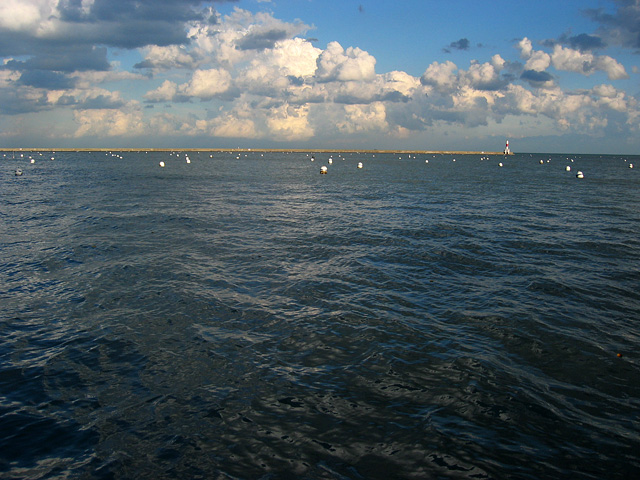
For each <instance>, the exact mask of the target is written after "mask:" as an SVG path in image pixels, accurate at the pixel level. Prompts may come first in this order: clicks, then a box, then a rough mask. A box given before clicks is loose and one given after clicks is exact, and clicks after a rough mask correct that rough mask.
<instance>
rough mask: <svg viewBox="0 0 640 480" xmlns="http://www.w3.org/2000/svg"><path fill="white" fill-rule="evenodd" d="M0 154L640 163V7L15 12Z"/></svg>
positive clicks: (318, 3)
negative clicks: (508, 156) (115, 151)
mask: <svg viewBox="0 0 640 480" xmlns="http://www.w3.org/2000/svg"><path fill="white" fill-rule="evenodd" d="M0 58H1V59H2V64H1V66H0V148H19V147H23V148H63V147H66V148H87V147H93V148H176V149H178V148H203V149H204V148H306V149H310V150H313V149H314V148H317V149H320V148H326V149H336V150H340V149H398V150H471V151H499V150H502V149H503V148H504V143H505V140H506V139H509V142H510V147H511V149H512V150H513V151H515V152H560V153H562V152H566V153H612V154H640V132H639V130H640V0H563V1H558V0H553V1H550V0H536V1H535V2H525V1H513V0H495V1H490V2H481V1H478V0H450V1H447V2H443V1H440V0H403V1H401V2H391V1H380V0H354V1H351V0H237V1H232V0H225V1H223V0H220V1H213V2H212V1H200V0H0Z"/></svg>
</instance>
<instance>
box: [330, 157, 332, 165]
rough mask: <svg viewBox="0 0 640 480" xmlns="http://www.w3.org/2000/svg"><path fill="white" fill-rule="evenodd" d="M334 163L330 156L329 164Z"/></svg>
mask: <svg viewBox="0 0 640 480" xmlns="http://www.w3.org/2000/svg"><path fill="white" fill-rule="evenodd" d="M332 163H333V158H331V157H329V165H331V164H332Z"/></svg>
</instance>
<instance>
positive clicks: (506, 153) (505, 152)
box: [504, 140, 511, 155]
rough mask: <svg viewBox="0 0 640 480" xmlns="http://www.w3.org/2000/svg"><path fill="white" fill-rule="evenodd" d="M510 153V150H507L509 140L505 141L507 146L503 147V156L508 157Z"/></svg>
mask: <svg viewBox="0 0 640 480" xmlns="http://www.w3.org/2000/svg"><path fill="white" fill-rule="evenodd" d="M510 153H511V150H509V140H507V144H506V145H505V147H504V154H505V155H509V154H510Z"/></svg>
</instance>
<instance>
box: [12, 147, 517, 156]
mask: <svg viewBox="0 0 640 480" xmlns="http://www.w3.org/2000/svg"><path fill="white" fill-rule="evenodd" d="M0 152H276V153H278V152H280V153H336V152H340V153H395V154H422V155H425V154H426V155H513V154H514V153H513V152H509V153H508V154H505V153H504V152H481V151H477V152H475V151H473V152H469V151H462V150H360V149H340V148H317V149H311V148H0Z"/></svg>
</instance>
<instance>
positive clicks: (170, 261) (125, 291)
mask: <svg viewBox="0 0 640 480" xmlns="http://www.w3.org/2000/svg"><path fill="white" fill-rule="evenodd" d="M28 155H29V154H25V156H24V157H23V158H16V159H13V158H11V157H12V155H8V156H5V157H2V158H1V159H0V332H1V337H0V478H32V479H38V478H67V477H74V478H87V479H103V478H104V479H125V478H126V479H129V478H154V479H158V478H203V479H215V478H218V479H230V478H233V479H298V478H303V479H387V478H398V479H404V478H407V479H409V478H415V479H424V478H473V479H488V478H496V479H501V478H516V479H538V478H559V479H561V478H581V479H602V478H607V479H626V478H637V476H638V475H639V473H638V469H639V468H640V457H639V455H640V454H639V452H640V359H639V357H638V352H639V347H640V289H639V288H638V286H639V285H640V157H619V156H567V155H529V154H527V155H514V156H511V157H509V158H506V159H505V158H502V157H494V158H490V159H489V160H481V158H480V156H478V155H467V156H457V157H455V156H449V155H436V156H434V155H417V156H416V157H415V158H414V157H413V156H411V158H409V157H408V156H407V155H406V154H402V155H391V154H378V155H376V156H373V155H372V154H356V153H345V154H342V155H341V156H340V155H339V154H338V153H335V154H333V155H332V157H333V164H332V165H329V164H328V163H327V159H328V157H329V155H328V154H316V161H315V162H311V161H310V156H308V155H306V154H301V153H291V154H284V153H264V154H261V153H258V152H249V153H242V154H237V153H233V154H231V153H213V158H211V157H210V155H211V153H209V152H207V153H204V152H203V153H195V152H190V153H189V157H190V159H191V163H190V164H187V163H186V161H185V156H184V155H185V154H184V153H182V154H181V156H180V157H177V156H173V155H170V154H169V153H168V152H156V153H144V152H140V153H121V154H119V155H122V157H123V158H119V157H116V156H112V155H109V154H105V153H56V154H50V153H49V152H47V154H46V155H43V156H40V155H39V154H38V153H33V154H31V155H32V156H33V157H34V159H35V160H36V162H35V163H34V164H30V163H29V161H28ZM51 156H54V157H55V160H50V159H49V158H50V157H51ZM454 158H455V160H456V161H455V162H454V161H453V159H454ZM161 160H162V161H164V162H165V163H166V167H165V168H160V167H159V166H158V163H159V161H161ZM426 160H428V163H427V162H426ZM540 160H542V161H543V163H542V164H541V163H540ZM358 162H363V166H364V168H362V169H358V168H356V165H357V163H358ZM498 162H503V164H504V166H503V167H499V166H498ZM629 163H635V164H636V165H637V167H636V168H635V169H632V168H629ZM321 165H327V166H328V167H329V173H328V174H327V175H320V174H319V169H320V166H321ZM567 165H569V166H571V168H572V170H571V172H567V171H566V170H565V167H566V166H567ZM16 168H22V169H23V171H24V175H22V176H15V175H14V170H15V169H16ZM578 170H581V171H583V172H584V176H585V178H584V179H577V178H576V176H575V173H576V172H577V171H578ZM618 354H620V355H621V356H618Z"/></svg>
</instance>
